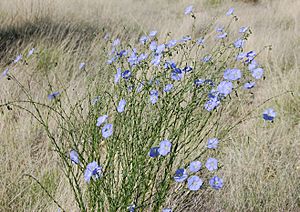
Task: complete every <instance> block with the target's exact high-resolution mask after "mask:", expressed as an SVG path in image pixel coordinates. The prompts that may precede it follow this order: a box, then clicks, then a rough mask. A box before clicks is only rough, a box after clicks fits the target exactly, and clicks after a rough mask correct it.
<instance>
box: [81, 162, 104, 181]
mask: <svg viewBox="0 0 300 212" xmlns="http://www.w3.org/2000/svg"><path fill="white" fill-rule="evenodd" d="M100 177H102V167H101V166H99V165H98V163H97V162H96V161H93V162H91V163H89V164H88V165H87V167H86V169H85V171H84V180H85V181H86V182H87V183H89V182H90V180H91V178H93V179H94V180H97V179H98V178H100Z"/></svg>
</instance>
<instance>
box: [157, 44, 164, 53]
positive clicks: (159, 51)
mask: <svg viewBox="0 0 300 212" xmlns="http://www.w3.org/2000/svg"><path fill="white" fill-rule="evenodd" d="M165 47H166V46H165V44H161V45H158V46H157V48H156V54H161V53H162V52H163V51H164V50H165Z"/></svg>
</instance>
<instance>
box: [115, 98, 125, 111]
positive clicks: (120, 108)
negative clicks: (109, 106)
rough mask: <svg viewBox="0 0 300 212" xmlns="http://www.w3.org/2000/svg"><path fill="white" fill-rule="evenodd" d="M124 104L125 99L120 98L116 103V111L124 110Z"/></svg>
mask: <svg viewBox="0 0 300 212" xmlns="http://www.w3.org/2000/svg"><path fill="white" fill-rule="evenodd" d="M125 106H126V100H125V99H122V100H121V101H120V102H119V105H118V107H117V111H118V112H119V113H122V112H124V109H125Z"/></svg>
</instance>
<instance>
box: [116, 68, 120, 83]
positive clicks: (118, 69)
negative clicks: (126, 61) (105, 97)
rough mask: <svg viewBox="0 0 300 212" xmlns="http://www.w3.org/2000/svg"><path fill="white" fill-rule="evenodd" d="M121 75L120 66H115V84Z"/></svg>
mask: <svg viewBox="0 0 300 212" xmlns="http://www.w3.org/2000/svg"><path fill="white" fill-rule="evenodd" d="M121 75H122V72H121V68H117V73H116V74H115V84H117V83H119V81H120V78H121Z"/></svg>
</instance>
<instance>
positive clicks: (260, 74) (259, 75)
mask: <svg viewBox="0 0 300 212" xmlns="http://www.w3.org/2000/svg"><path fill="white" fill-rule="evenodd" d="M251 73H252V76H253V77H254V78H255V79H261V78H262V77H263V74H264V70H263V69H262V68H256V69H254V70H252V71H251Z"/></svg>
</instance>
